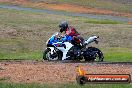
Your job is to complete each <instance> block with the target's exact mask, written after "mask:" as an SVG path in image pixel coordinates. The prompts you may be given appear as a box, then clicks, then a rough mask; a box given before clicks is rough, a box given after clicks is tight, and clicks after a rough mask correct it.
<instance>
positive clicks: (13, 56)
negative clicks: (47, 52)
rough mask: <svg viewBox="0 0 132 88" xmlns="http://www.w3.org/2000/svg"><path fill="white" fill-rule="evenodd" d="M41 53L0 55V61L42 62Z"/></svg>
mask: <svg viewBox="0 0 132 88" xmlns="http://www.w3.org/2000/svg"><path fill="white" fill-rule="evenodd" d="M42 56H43V52H40V51H39V52H25V53H21V52H17V53H4V54H1V53H0V59H1V60H29V59H30V60H42Z"/></svg>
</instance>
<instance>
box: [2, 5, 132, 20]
mask: <svg viewBox="0 0 132 88" xmlns="http://www.w3.org/2000/svg"><path fill="white" fill-rule="evenodd" d="M0 8H4V9H11V10H18V11H30V12H41V13H48V14H56V15H65V16H73V17H85V18H92V19H99V20H114V21H119V22H132V18H128V17H120V16H111V15H97V14H96V15H95V14H85V13H72V12H70V13H69V12H62V11H55V10H47V9H33V8H27V7H19V6H13V5H0Z"/></svg>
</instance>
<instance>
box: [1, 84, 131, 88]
mask: <svg viewBox="0 0 132 88" xmlns="http://www.w3.org/2000/svg"><path fill="white" fill-rule="evenodd" d="M131 87H132V84H86V85H83V86H82V85H78V84H75V83H70V84H36V83H30V84H22V83H21V84H18V83H0V88H131Z"/></svg>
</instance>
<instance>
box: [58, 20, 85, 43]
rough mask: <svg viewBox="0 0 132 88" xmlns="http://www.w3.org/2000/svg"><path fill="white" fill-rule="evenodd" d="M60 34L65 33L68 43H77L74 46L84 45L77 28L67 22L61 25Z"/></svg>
mask: <svg viewBox="0 0 132 88" xmlns="http://www.w3.org/2000/svg"><path fill="white" fill-rule="evenodd" d="M59 28H60V32H61V33H62V32H65V35H66V36H67V40H68V41H72V40H73V41H75V42H74V44H83V38H82V37H80V34H79V33H78V32H77V31H76V29H75V28H73V27H72V26H69V25H68V23H67V22H66V21H62V22H61V23H60V24H59Z"/></svg>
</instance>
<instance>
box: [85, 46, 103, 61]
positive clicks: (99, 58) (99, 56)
mask: <svg viewBox="0 0 132 88" xmlns="http://www.w3.org/2000/svg"><path fill="white" fill-rule="evenodd" d="M88 50H90V52H93V53H94V55H93V56H92V57H89V58H86V57H85V58H84V59H85V61H92V62H93V61H97V62H102V61H103V60H104V56H103V53H102V52H101V51H100V50H99V49H98V48H95V47H89V48H88Z"/></svg>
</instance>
